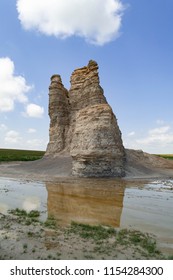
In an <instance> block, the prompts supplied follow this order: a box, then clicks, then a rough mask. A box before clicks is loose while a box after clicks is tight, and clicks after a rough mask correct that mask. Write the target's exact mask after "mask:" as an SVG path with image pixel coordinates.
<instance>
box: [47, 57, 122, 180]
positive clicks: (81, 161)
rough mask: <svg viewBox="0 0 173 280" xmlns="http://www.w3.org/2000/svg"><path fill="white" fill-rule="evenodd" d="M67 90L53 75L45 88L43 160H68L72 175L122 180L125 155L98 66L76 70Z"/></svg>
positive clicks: (59, 79)
mask: <svg viewBox="0 0 173 280" xmlns="http://www.w3.org/2000/svg"><path fill="white" fill-rule="evenodd" d="M70 81H71V87H70V90H69V91H68V90H67V89H65V88H64V86H63V84H62V81H61V77H60V76H59V75H54V76H52V78H51V85H50V87H49V116H50V130H49V135H50V141H49V144H48V147H47V152H46V155H47V156H51V155H52V156H58V155H60V154H61V155H63V154H64V155H69V156H71V157H72V175H75V176H79V177H122V176H124V173H125V172H124V164H125V152H124V147H123V143H122V139H121V132H120V130H119V127H118V124H117V120H116V117H115V115H114V113H113V111H112V109H111V107H110V105H109V104H108V103H107V101H106V98H105V96H104V92H103V89H102V87H101V86H100V82H99V75H98V65H97V63H96V62H95V61H89V63H88V65H87V66H85V67H83V68H80V69H76V70H75V71H74V72H73V73H72V75H71V80H70Z"/></svg>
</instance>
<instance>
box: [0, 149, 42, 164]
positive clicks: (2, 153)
mask: <svg viewBox="0 0 173 280" xmlns="http://www.w3.org/2000/svg"><path fill="white" fill-rule="evenodd" d="M44 154H45V152H44V151H29V150H14V149H0V161H32V160H37V159H41V158H42V157H43V156H44Z"/></svg>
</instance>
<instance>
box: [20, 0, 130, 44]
mask: <svg viewBox="0 0 173 280" xmlns="http://www.w3.org/2000/svg"><path fill="white" fill-rule="evenodd" d="M123 10H124V6H123V4H122V2H121V0H73V1H71V0H58V1H57V0H44V1H43V0H29V1H28V0H18V1H17V11H18V14H19V16H18V17H19V20H20V21H21V24H22V26H23V27H24V28H25V29H26V30H37V31H39V32H41V33H44V34H46V35H49V36H50V35H53V36H56V37H58V38H66V37H70V36H73V35H75V36H80V37H83V38H85V39H86V40H87V41H89V42H90V43H93V44H98V45H103V44H105V43H107V42H110V41H111V40H113V39H115V38H116V37H117V36H118V35H119V29H120V27H121V21H122V13H123Z"/></svg>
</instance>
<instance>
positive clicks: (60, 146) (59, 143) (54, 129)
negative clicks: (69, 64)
mask: <svg viewBox="0 0 173 280" xmlns="http://www.w3.org/2000/svg"><path fill="white" fill-rule="evenodd" d="M49 117H50V128H49V144H48V147H47V151H46V155H56V154H59V153H60V152H62V151H64V150H65V147H66V134H67V131H68V128H69V98H68V91H67V89H65V87H64V86H63V84H62V80H61V77H60V75H53V76H52V77H51V84H50V87H49Z"/></svg>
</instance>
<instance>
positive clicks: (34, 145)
mask: <svg viewBox="0 0 173 280" xmlns="http://www.w3.org/2000/svg"><path fill="white" fill-rule="evenodd" d="M26 144H27V148H28V149H33V150H35V149H37V150H45V148H46V145H47V142H46V141H44V140H41V139H30V140H27V141H26Z"/></svg>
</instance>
